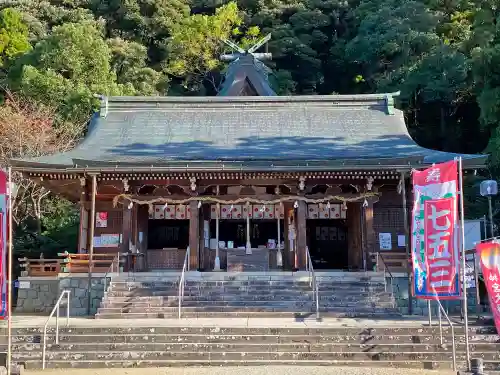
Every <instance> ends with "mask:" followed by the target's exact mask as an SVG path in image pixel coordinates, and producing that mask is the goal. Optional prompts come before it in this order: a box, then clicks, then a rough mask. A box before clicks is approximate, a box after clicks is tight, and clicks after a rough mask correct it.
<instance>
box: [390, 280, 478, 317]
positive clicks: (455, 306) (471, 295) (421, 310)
mask: <svg viewBox="0 0 500 375" xmlns="http://www.w3.org/2000/svg"><path fill="white" fill-rule="evenodd" d="M389 282H390V280H389V279H388V280H387V283H389ZM392 290H393V293H394V298H395V299H396V305H397V307H398V308H399V311H400V312H401V313H403V314H408V303H409V299H408V296H409V293H408V276H400V277H394V279H393V285H392ZM441 304H442V305H443V307H444V308H445V310H447V311H448V312H449V313H450V314H460V312H461V306H462V301H458V300H457V301H441ZM412 305H413V315H427V314H428V307H427V301H426V300H422V299H415V298H413V300H412ZM467 305H468V312H469V313H470V314H474V313H475V312H476V290H475V289H469V290H468V291H467ZM431 310H432V313H433V314H435V315H436V314H437V312H438V311H437V310H438V304H437V303H436V302H431Z"/></svg>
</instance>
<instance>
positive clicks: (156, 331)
mask: <svg viewBox="0 0 500 375" xmlns="http://www.w3.org/2000/svg"><path fill="white" fill-rule="evenodd" d="M176 321H177V320H176ZM402 323H404V320H402ZM391 324H393V323H391ZM54 333H55V327H54V326H49V327H48V328H47V334H48V335H49V336H51V335H53V334H54ZM59 333H60V335H61V336H64V335H67V336H81V335H84V336H89V335H91V336H92V335H96V336H99V337H101V336H129V335H144V336H148V335H181V336H189V335H202V336H210V337H219V336H225V335H226V336H275V337H280V336H283V337H285V336H296V337H302V336H321V337H337V338H338V339H339V340H344V339H346V338H347V337H355V338H356V337H357V338H364V339H369V338H371V337H379V336H390V337H399V336H411V337H415V340H417V339H418V338H419V337H428V336H436V337H438V336H439V327H437V326H432V327H427V326H420V327H418V328H417V327H411V326H405V325H404V324H402V325H401V326H400V327H397V326H396V327H387V326H386V327H380V326H379V327H375V328H372V327H366V328H361V327H328V326H326V327H325V326H322V327H317V328H313V327H303V328H297V327H292V328H287V327H279V326H277V327H272V326H271V327H262V326H256V327H211V326H208V327H203V326H202V327H199V326H198V327H197V326H189V325H184V324H183V323H182V321H180V324H179V325H177V324H176V325H170V324H169V325H166V326H161V325H160V326H157V325H155V324H154V322H152V324H151V325H147V326H133V325H132V326H131V325H126V326H122V327H120V326H116V322H113V326H110V327H107V326H105V327H103V326H97V327H92V326H85V327H69V328H68V327H65V326H64V325H63V324H61V326H60V327H59ZM443 333H444V335H445V336H447V335H450V334H451V330H450V328H449V326H443ZM455 333H456V335H457V339H460V338H461V337H463V334H464V327H463V326H459V325H457V326H456V327H455ZM12 334H13V335H14V336H19V335H20V336H32V337H35V338H36V337H38V339H40V337H41V335H42V334H43V327H26V328H13V330H12ZM2 336H5V337H6V336H7V329H6V328H5V327H4V328H0V337H2ZM469 337H470V341H471V342H473V341H476V340H486V339H487V338H488V340H489V341H490V340H493V341H498V342H499V343H500V335H498V334H497V333H496V329H495V327H493V326H482V325H470V326H469Z"/></svg>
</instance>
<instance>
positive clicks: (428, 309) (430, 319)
mask: <svg viewBox="0 0 500 375" xmlns="http://www.w3.org/2000/svg"><path fill="white" fill-rule="evenodd" d="M427 313H428V314H429V327H430V326H432V312H431V301H430V300H428V301H427Z"/></svg>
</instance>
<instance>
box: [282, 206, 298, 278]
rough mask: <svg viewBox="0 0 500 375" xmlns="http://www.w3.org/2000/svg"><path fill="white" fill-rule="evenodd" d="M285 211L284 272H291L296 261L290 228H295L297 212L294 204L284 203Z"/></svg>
mask: <svg viewBox="0 0 500 375" xmlns="http://www.w3.org/2000/svg"><path fill="white" fill-rule="evenodd" d="M283 209H284V213H285V219H284V222H285V223H284V228H283V229H284V230H283V241H284V242H285V248H284V250H283V270H284V271H291V270H292V269H293V267H294V259H295V252H294V249H293V247H291V245H290V226H294V227H295V212H294V211H295V210H294V208H293V202H284V203H283ZM295 232H297V231H295Z"/></svg>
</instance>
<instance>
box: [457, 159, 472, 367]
mask: <svg viewBox="0 0 500 375" xmlns="http://www.w3.org/2000/svg"><path fill="white" fill-rule="evenodd" d="M458 174H459V176H458V182H459V184H460V226H461V236H462V241H460V242H461V244H460V245H461V246H460V247H461V252H462V289H463V310H464V321H465V358H466V361H467V370H468V371H470V369H471V367H470V350H469V316H468V315H469V314H468V312H467V277H466V275H465V267H466V259H465V228H464V222H465V219H464V217H465V215H464V182H463V171H462V157H459V158H458Z"/></svg>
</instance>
